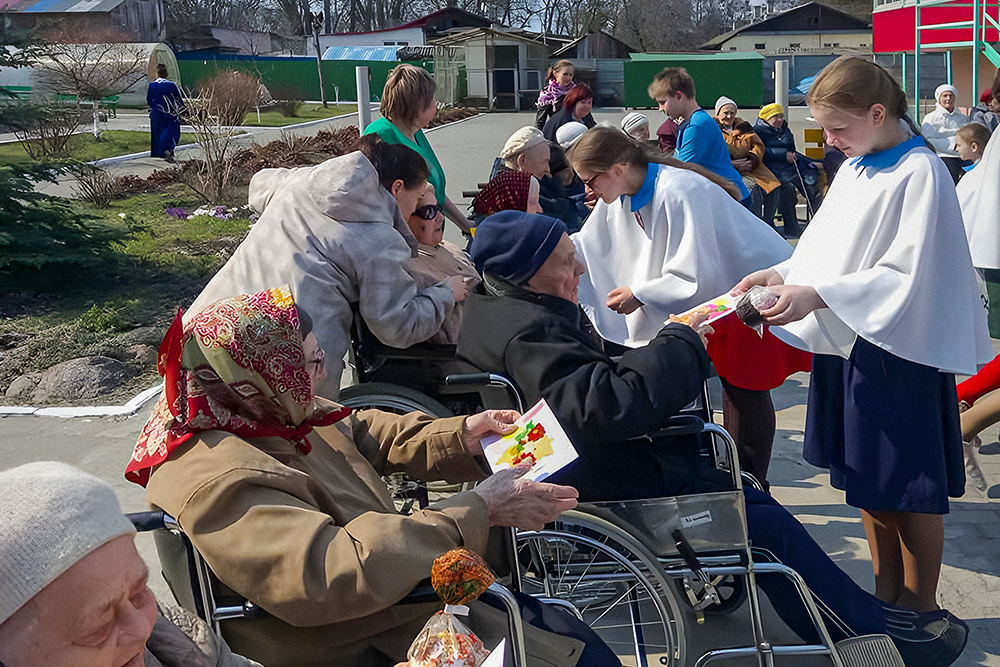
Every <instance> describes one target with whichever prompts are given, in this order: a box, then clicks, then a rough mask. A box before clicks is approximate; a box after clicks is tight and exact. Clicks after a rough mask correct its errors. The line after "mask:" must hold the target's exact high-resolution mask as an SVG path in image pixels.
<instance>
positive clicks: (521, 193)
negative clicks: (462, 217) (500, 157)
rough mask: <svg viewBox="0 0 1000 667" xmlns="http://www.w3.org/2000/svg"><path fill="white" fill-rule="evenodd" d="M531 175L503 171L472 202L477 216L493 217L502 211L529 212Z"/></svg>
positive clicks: (509, 170)
mask: <svg viewBox="0 0 1000 667" xmlns="http://www.w3.org/2000/svg"><path fill="white" fill-rule="evenodd" d="M530 191H531V174H528V173H526V172H523V171H514V170H511V169H508V170H505V171H501V172H500V173H499V174H497V175H496V177H495V178H494V179H493V180H492V181H490V182H489V183H487V184H486V187H485V188H483V189H482V190H480V191H479V194H477V195H476V197H475V199H473V200H472V210H474V211H475V212H476V215H493V214H494V213H499V212H500V211H510V210H514V211H526V210H528V194H529V192H530Z"/></svg>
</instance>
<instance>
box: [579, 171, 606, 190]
mask: <svg viewBox="0 0 1000 667" xmlns="http://www.w3.org/2000/svg"><path fill="white" fill-rule="evenodd" d="M603 175H604V172H603V171H599V172H597V173H596V174H594V175H593V176H591V177H590V178H588V179H587V180H585V181H584V182H583V184H584V185H585V186H587V187H588V188H590V189H591V190H593V189H594V181H596V180H597V179H598V177H600V176H603Z"/></svg>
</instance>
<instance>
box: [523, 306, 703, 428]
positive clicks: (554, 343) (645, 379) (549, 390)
mask: <svg viewBox="0 0 1000 667" xmlns="http://www.w3.org/2000/svg"><path fill="white" fill-rule="evenodd" d="M504 365H505V367H506V368H507V369H509V370H510V371H512V373H511V375H512V377H513V379H514V381H515V382H517V384H518V386H519V387H521V389H522V390H523V391H524V392H525V394H526V398H527V399H528V405H531V404H532V403H534V402H535V401H537V400H538V398H539V397H544V398H545V399H546V400H547V401H548V403H549V405H550V406H551V407H552V410H553V411H554V412H555V414H556V415H557V416H558V417H559V421H560V422H561V423H562V425H563V428H565V429H566V432H567V434H568V435H569V436H570V438H571V439H572V440H573V441H574V442H575V443H577V444H578V445H580V446H583V447H586V446H587V445H599V444H602V443H611V442H621V441H622V440H627V439H629V438H633V437H637V436H640V435H643V434H644V433H648V432H650V431H653V430H655V429H657V428H659V427H660V426H662V425H663V423H664V421H665V420H666V419H667V418H669V417H671V416H672V415H674V414H676V413H677V412H678V411H679V410H680V409H681V408H683V407H684V406H685V405H687V404H688V403H690V402H691V401H692V400H694V399H695V398H696V397H697V396H698V393H699V392H700V391H701V387H702V384H703V383H704V381H705V378H706V377H707V374H708V370H709V361H708V355H707V354H706V353H705V348H704V347H703V346H702V344H701V341H700V340H699V339H698V335H697V334H696V333H695V332H694V331H692V330H691V329H690V328H689V327H687V326H684V325H680V324H670V325H668V326H666V327H664V328H663V329H662V330H661V331H660V333H659V334H657V336H656V338H654V339H653V340H652V341H650V342H649V344H648V345H645V346H644V347H641V348H638V349H634V350H630V351H628V352H626V353H625V354H624V355H623V356H622V358H621V360H620V361H619V362H618V363H617V364H616V363H615V362H613V361H612V360H611V359H610V358H609V357H608V356H607V355H605V354H604V353H603V352H600V351H599V350H596V349H594V348H593V347H591V346H590V345H588V344H587V343H586V342H584V341H582V340H581V339H580V338H579V333H578V332H576V331H571V330H568V329H566V328H564V327H560V326H558V325H552V324H551V323H550V324H549V325H548V326H539V327H536V328H531V329H528V330H526V331H523V332H522V333H521V334H519V335H518V336H517V337H515V338H514V339H512V340H511V341H510V343H509V345H508V346H507V349H506V350H505V353H504Z"/></svg>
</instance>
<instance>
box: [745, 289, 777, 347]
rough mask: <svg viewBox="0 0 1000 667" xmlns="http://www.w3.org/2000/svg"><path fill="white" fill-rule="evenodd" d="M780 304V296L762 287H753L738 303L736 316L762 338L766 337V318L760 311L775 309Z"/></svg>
mask: <svg viewBox="0 0 1000 667" xmlns="http://www.w3.org/2000/svg"><path fill="white" fill-rule="evenodd" d="M776 303H778V295H777V294H775V293H774V292H772V291H771V290H769V289H767V288H766V287H761V286H760V285H758V286H756V287H751V288H750V289H749V290H748V291H747V292H746V293H745V294H744V295H743V296H741V297H740V300H739V301H737V302H736V316H737V317H739V318H740V319H741V320H743V324H745V325H747V326H748V327H750V328H751V329H753V330H754V331H756V332H757V335H758V336H760V337H761V338H763V337H764V318H762V317H761V316H760V311H762V310H767V309H768V308H773V307H774V304H776Z"/></svg>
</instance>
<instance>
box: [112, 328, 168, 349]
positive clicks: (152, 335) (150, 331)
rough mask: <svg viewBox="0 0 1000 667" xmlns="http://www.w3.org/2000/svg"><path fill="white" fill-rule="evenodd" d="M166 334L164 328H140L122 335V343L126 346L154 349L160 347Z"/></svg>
mask: <svg viewBox="0 0 1000 667" xmlns="http://www.w3.org/2000/svg"><path fill="white" fill-rule="evenodd" d="M164 334H166V329H163V328H162V327H139V328H137V329H132V330H131V331H129V332H126V333H124V334H122V335H121V341H122V342H123V343H124V344H125V345H152V346H153V347H159V346H160V341H161V340H163V336H164Z"/></svg>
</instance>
